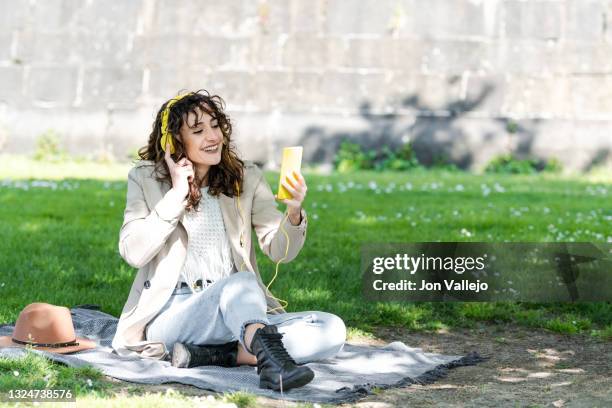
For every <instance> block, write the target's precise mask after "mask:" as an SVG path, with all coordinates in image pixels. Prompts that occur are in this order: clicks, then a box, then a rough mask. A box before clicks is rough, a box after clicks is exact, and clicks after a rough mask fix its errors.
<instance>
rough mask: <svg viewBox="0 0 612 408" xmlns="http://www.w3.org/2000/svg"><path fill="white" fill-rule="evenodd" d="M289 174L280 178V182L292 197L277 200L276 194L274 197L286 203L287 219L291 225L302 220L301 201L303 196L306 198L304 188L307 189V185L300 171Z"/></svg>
mask: <svg viewBox="0 0 612 408" xmlns="http://www.w3.org/2000/svg"><path fill="white" fill-rule="evenodd" d="M291 176H292V177H290V176H286V177H285V178H284V179H283V180H281V184H282V185H283V187H285V188H286V189H287V191H289V193H290V194H291V195H292V198H285V199H282V200H279V198H278V196H277V195H275V196H274V197H275V198H276V199H277V200H279V201H281V202H282V203H285V204H286V205H287V213H288V214H289V220H290V221H291V223H292V224H293V225H298V224H299V223H300V222H302V215H301V210H302V202H303V201H304V198H306V190H308V187H306V180H304V177H302V173H300V172H299V171H297V172H296V171H293V172H292V174H291Z"/></svg>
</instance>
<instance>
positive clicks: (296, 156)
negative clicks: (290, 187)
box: [278, 146, 302, 200]
mask: <svg viewBox="0 0 612 408" xmlns="http://www.w3.org/2000/svg"><path fill="white" fill-rule="evenodd" d="M301 167H302V146H293V147H285V148H283V159H282V161H281V170H280V179H279V180H278V198H279V199H281V200H283V199H286V198H292V197H293V196H292V195H291V193H290V192H289V191H287V189H286V188H285V187H283V185H282V183H281V181H282V180H283V179H284V178H285V176H289V177H290V179H291V180H293V179H294V178H293V176H292V175H291V173H292V172H293V171H294V170H295V171H300V168H301Z"/></svg>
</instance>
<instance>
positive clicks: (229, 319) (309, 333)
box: [145, 271, 346, 364]
mask: <svg viewBox="0 0 612 408" xmlns="http://www.w3.org/2000/svg"><path fill="white" fill-rule="evenodd" d="M266 310H267V308H266V301H265V297H264V293H263V291H262V290H261V288H260V287H259V285H258V284H257V279H256V277H255V274H253V273H252V272H250V271H242V272H236V273H233V274H231V275H229V276H227V277H225V278H223V279H220V280H219V281H217V282H215V283H213V284H212V285H210V286H208V287H206V288H204V289H203V290H200V291H198V292H195V293H193V292H191V290H190V289H189V288H187V287H185V288H181V289H175V290H174V292H173V294H172V296H171V297H170V299H169V300H168V302H166V304H165V305H164V307H163V308H162V309H161V310H160V311H159V313H158V314H157V315H156V316H155V317H154V318H153V320H152V321H151V322H149V323H148V325H147V327H146V328H145V333H146V338H147V340H154V341H162V342H164V343H165V345H166V348H167V350H169V351H170V350H172V347H173V346H174V343H176V342H181V343H190V344H200V345H205V344H223V343H228V342H230V341H235V340H238V341H239V342H240V343H241V344H242V345H243V346H244V332H245V327H246V326H247V325H248V324H251V323H263V324H274V325H276V326H277V327H278V331H279V333H283V339H282V341H283V345H284V346H285V348H286V349H287V352H288V353H289V355H291V357H293V359H294V360H295V361H296V362H297V363H298V364H301V363H306V362H311V361H316V360H322V359H325V358H329V357H333V356H334V355H336V353H338V352H339V351H340V350H342V347H343V346H344V341H345V340H346V327H345V325H344V322H343V321H342V319H341V318H340V317H338V316H336V315H334V314H331V313H327V312H318V311H308V312H292V313H281V314H266Z"/></svg>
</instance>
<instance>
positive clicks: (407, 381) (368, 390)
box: [336, 351, 491, 402]
mask: <svg viewBox="0 0 612 408" xmlns="http://www.w3.org/2000/svg"><path fill="white" fill-rule="evenodd" d="M489 358H491V357H490V356H483V355H481V354H479V353H478V352H477V351H472V352H470V353H468V354H466V355H465V356H463V357H461V358H459V359H457V360H453V361H451V362H448V363H446V364H440V365H438V366H436V367H435V368H433V369H431V370H429V371H425V372H424V373H423V374H421V375H419V376H418V377H404V378H403V379H401V380H400V381H398V382H396V383H394V384H371V383H365V384H357V385H354V386H353V387H352V388H349V387H342V388H339V389H337V390H336V392H337V393H341V392H345V393H347V394H348V395H347V397H348V398H351V396H350V394H353V397H352V398H351V399H352V401H356V400H358V399H361V398H363V397H365V396H366V395H373V394H375V392H374V391H373V390H374V389H378V390H386V389H388V388H397V387H404V386H407V385H412V384H418V385H426V384H431V383H434V382H436V381H437V380H439V379H440V378H444V377H446V376H447V375H448V371H449V370H450V369H451V368H455V367H462V366H470V365H476V364H478V363H482V362H484V361H487V360H488V359H489ZM347 402H348V401H347Z"/></svg>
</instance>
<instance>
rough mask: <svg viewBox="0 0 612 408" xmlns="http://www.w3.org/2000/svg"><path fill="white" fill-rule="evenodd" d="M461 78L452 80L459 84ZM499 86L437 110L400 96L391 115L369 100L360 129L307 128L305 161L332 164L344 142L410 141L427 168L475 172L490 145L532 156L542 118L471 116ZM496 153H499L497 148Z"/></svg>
mask: <svg viewBox="0 0 612 408" xmlns="http://www.w3.org/2000/svg"><path fill="white" fill-rule="evenodd" d="M458 80H459V77H454V78H450V79H448V81H447V82H448V85H449V86H450V85H453V84H454V83H456V82H457V81H458ZM494 91H495V85H494V84H493V83H492V82H486V83H485V84H484V85H483V86H482V87H480V89H479V90H478V91H477V92H476V93H474V94H473V95H469V96H466V97H465V98H463V99H455V100H452V101H450V102H448V103H447V104H446V105H444V106H443V107H438V108H436V107H434V106H432V105H431V104H428V103H426V102H425V101H423V98H422V97H421V96H419V95H418V94H412V95H408V96H406V97H404V98H400V100H399V102H398V103H395V104H392V109H391V112H390V113H377V112H375V111H374V109H373V108H372V103H371V102H370V101H369V100H364V101H363V102H361V103H360V105H359V116H360V117H361V118H362V119H363V120H365V121H366V126H365V127H364V128H363V129H360V130H355V131H352V130H334V129H330V128H328V127H325V126H319V125H316V126H309V127H307V128H306V129H305V130H304V132H303V134H302V136H301V137H300V139H299V142H298V144H300V145H302V146H304V153H303V154H304V159H305V160H306V161H309V162H311V163H331V162H333V158H334V156H335V153H336V152H337V151H338V148H339V146H340V144H341V143H342V141H344V140H347V141H350V142H353V143H358V144H359V145H361V146H362V147H363V148H364V149H366V150H370V149H376V150H378V149H379V148H380V147H382V146H388V147H390V148H392V149H395V148H398V147H400V146H401V145H402V144H403V143H405V142H406V141H407V140H410V141H411V143H412V148H413V150H414V152H415V154H416V156H417V158H418V160H419V162H420V163H422V164H423V165H425V166H432V165H435V164H439V163H452V164H455V165H457V166H458V167H459V168H462V169H468V168H471V167H472V166H473V165H474V164H475V162H476V157H475V156H476V153H477V152H479V151H480V150H482V148H484V147H487V146H493V145H495V144H500V143H506V149H505V150H506V152H507V153H513V154H515V155H516V156H517V157H518V158H521V157H529V156H530V155H531V154H532V152H533V143H534V139H535V136H536V135H537V133H538V127H539V125H540V122H541V120H540V119H530V120H521V121H520V122H518V121H514V120H512V118H510V117H497V118H494V119H493V120H490V119H485V120H483V119H479V118H478V116H477V115H469V114H470V113H473V112H477V111H478V109H479V108H480V107H481V106H482V105H483V104H485V103H486V102H488V101H489V100H490V99H492V98H493V97H494ZM496 150H499V148H497V149H496Z"/></svg>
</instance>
